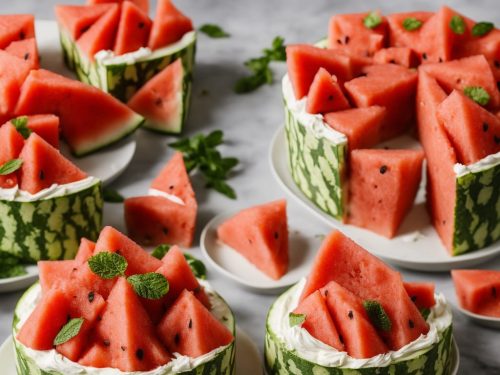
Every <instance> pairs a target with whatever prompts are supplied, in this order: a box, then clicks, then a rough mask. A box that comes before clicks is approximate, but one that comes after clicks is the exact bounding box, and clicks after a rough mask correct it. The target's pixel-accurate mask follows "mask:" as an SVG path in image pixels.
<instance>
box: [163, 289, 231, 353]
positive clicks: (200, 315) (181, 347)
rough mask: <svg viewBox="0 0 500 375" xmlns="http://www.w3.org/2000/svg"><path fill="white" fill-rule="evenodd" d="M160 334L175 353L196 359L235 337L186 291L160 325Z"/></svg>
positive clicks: (164, 342) (226, 343)
mask: <svg viewBox="0 0 500 375" xmlns="http://www.w3.org/2000/svg"><path fill="white" fill-rule="evenodd" d="M158 335H159V337H160V340H161V341H162V342H163V344H164V345H165V346H166V347H167V349H168V350H169V351H170V352H171V353H179V354H181V355H186V356H189V357H192V358H196V357H199V356H201V355H203V354H206V353H209V352H211V351H212V350H214V349H216V348H220V347H222V346H226V345H229V344H230V343H231V342H232V341H233V340H234V337H233V335H232V334H231V332H230V331H229V330H228V329H227V328H226V327H225V326H224V325H223V324H222V323H221V322H219V321H218V320H217V319H216V318H215V317H214V316H213V315H212V314H211V313H210V311H208V310H207V308H206V307H205V306H203V304H202V303H201V302H200V301H199V300H198V299H197V298H196V297H195V296H194V295H193V293H191V292H188V291H187V290H184V291H183V292H182V294H181V295H180V296H179V298H178V299H177V300H176V301H175V303H174V304H173V305H172V307H171V308H170V309H169V310H168V311H167V313H166V314H165V316H164V317H163V319H162V321H161V322H160V324H159V325H158Z"/></svg>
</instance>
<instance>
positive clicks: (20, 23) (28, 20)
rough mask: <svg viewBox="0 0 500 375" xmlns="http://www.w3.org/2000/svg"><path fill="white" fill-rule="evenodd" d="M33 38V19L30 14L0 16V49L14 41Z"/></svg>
mask: <svg viewBox="0 0 500 375" xmlns="http://www.w3.org/2000/svg"><path fill="white" fill-rule="evenodd" d="M34 37H35V17H34V16H33V15H32V14H9V15H6V14H5V15H4V14H3V15H1V16H0V49H4V48H6V47H7V46H8V45H9V44H11V43H12V42H14V41H16V40H23V39H28V38H34Z"/></svg>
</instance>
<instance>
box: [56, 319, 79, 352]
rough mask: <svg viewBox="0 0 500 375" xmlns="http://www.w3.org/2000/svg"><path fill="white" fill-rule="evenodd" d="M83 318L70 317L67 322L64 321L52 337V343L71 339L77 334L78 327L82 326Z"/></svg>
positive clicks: (61, 342)
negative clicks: (53, 337)
mask: <svg viewBox="0 0 500 375" xmlns="http://www.w3.org/2000/svg"><path fill="white" fill-rule="evenodd" d="M84 321H85V319H83V318H75V319H71V320H70V321H69V322H68V323H66V324H65V325H64V326H63V327H62V328H61V330H60V331H59V333H58V334H57V336H56V337H55V339H54V345H61V344H64V343H65V342H66V341H69V340H71V339H72V338H73V337H75V336H76V335H78V333H79V332H80V329H81V328H82V325H83V322H84Z"/></svg>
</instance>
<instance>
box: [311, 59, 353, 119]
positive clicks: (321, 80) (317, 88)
mask: <svg viewBox="0 0 500 375" xmlns="http://www.w3.org/2000/svg"><path fill="white" fill-rule="evenodd" d="M349 107H350V105H349V102H348V101H347V98H346V97H345V96H344V93H343V92H342V89H341V88H340V86H339V84H338V82H337V77H335V76H332V75H331V74H330V73H328V71H327V70H326V69H324V68H319V70H318V72H317V73H316V75H315V76H314V80H313V82H312V84H311V87H310V88H309V92H308V93H307V103H306V111H307V112H308V113H313V114H314V113H326V112H334V111H341V110H343V109H347V108H349Z"/></svg>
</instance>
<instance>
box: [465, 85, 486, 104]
mask: <svg viewBox="0 0 500 375" xmlns="http://www.w3.org/2000/svg"><path fill="white" fill-rule="evenodd" d="M464 94H465V95H466V96H468V97H469V98H471V99H472V100H474V101H475V102H476V103H477V104H479V105H482V106H483V107H484V106H486V105H488V103H489V102H490V95H489V94H488V92H487V91H486V90H485V89H483V88H482V87H481V86H467V87H465V88H464Z"/></svg>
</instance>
